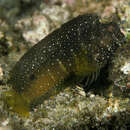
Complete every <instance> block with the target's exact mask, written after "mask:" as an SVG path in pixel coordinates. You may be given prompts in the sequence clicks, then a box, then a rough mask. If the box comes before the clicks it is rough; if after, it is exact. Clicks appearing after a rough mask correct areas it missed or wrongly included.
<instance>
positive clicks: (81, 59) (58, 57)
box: [6, 14, 125, 116]
mask: <svg viewBox="0 0 130 130" xmlns="http://www.w3.org/2000/svg"><path fill="white" fill-rule="evenodd" d="M124 41H125V36H124V35H123V34H122V33H121V31H120V28H119V26H118V25H117V24H116V23H114V22H109V23H102V22H101V21H100V18H99V16H97V15H96V14H83V15H80V16H78V17H76V18H74V19H72V20H70V21H69V22H67V23H65V24H63V25H62V26H61V27H60V28H58V29H56V30H55V31H53V32H52V33H50V34H49V35H48V36H46V37H45V38H44V39H42V40H41V41H39V42H38V43H37V44H36V45H34V46H33V47H32V48H31V49H29V50H28V51H27V52H26V53H25V54H24V55H23V56H22V58H21V59H20V60H19V61H18V62H17V63H16V65H15V66H14V68H13V69H12V70H11V72H10V79H9V84H10V86H12V91H10V92H7V93H6V101H7V104H8V106H9V108H10V109H11V110H12V111H14V112H17V113H19V114H21V115H25V116H26V115H28V114H29V111H30V108H31V107H32V106H33V105H34V104H35V103H37V102H39V101H42V102H43V101H44V100H45V99H48V98H49V97H51V96H54V95H55V94H57V93H58V92H60V91H61V90H62V89H64V88H65V87H66V86H67V84H78V83H80V82H81V81H82V80H84V78H86V77H91V78H88V79H89V80H88V81H87V82H86V85H87V84H91V83H92V82H93V81H95V80H96V79H97V76H98V75H99V72H100V70H101V68H103V67H104V66H105V65H106V64H107V63H108V62H109V61H110V60H111V59H112V57H113V56H114V54H115V51H116V50H117V48H118V47H119V46H121V45H122V44H123V43H124Z"/></svg>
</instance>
